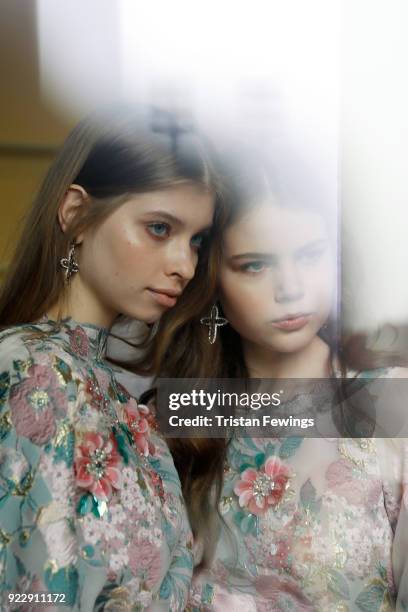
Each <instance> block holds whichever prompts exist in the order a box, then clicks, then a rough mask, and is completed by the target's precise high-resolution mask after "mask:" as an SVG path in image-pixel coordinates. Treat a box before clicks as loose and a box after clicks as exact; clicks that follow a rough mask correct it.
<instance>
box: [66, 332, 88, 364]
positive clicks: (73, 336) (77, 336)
mask: <svg viewBox="0 0 408 612" xmlns="http://www.w3.org/2000/svg"><path fill="white" fill-rule="evenodd" d="M68 335H69V343H70V345H71V349H72V350H73V352H74V353H76V354H77V355H80V356H81V357H87V355H88V353H89V338H88V336H87V335H86V332H85V330H84V329H83V328H82V327H79V325H77V326H76V327H75V329H70V330H69V331H68Z"/></svg>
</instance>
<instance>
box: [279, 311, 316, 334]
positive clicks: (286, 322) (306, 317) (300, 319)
mask: <svg viewBox="0 0 408 612" xmlns="http://www.w3.org/2000/svg"><path fill="white" fill-rule="evenodd" d="M311 317H312V315H311V314H310V313H309V314H299V315H293V316H292V315H288V317H286V318H283V319H278V320H277V321H272V326H273V327H277V328H278V329H283V330H285V331H297V330H298V329H302V327H304V326H305V325H307V324H308V323H309V321H310V319H311Z"/></svg>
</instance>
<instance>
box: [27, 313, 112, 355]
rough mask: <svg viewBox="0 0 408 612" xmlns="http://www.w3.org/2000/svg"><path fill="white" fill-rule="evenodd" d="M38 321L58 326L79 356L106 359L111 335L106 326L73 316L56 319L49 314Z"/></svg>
mask: <svg viewBox="0 0 408 612" xmlns="http://www.w3.org/2000/svg"><path fill="white" fill-rule="evenodd" d="M38 323H39V324H41V325H47V326H49V327H54V328H56V330H58V333H60V334H61V335H63V336H65V339H66V340H67V342H68V343H69V346H70V349H71V351H72V352H73V353H75V354H76V355H78V356H79V357H82V358H83V359H87V358H91V359H96V360H102V359H104V357H105V354H106V344H107V339H108V336H109V329H107V328H106V327H100V326H98V325H94V324H92V323H82V322H79V321H76V320H75V319H72V318H71V317H66V318H65V319H62V320H61V321H54V320H53V319H50V318H49V317H48V316H47V315H45V316H44V317H42V318H41V319H40V320H39V321H38Z"/></svg>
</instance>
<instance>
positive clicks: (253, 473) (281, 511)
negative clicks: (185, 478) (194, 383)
mask: <svg viewBox="0 0 408 612" xmlns="http://www.w3.org/2000/svg"><path fill="white" fill-rule="evenodd" d="M406 442H407V441H406V440H405V439H388V440H386V439H374V438H370V439H367V438H356V439H350V438H342V439H340V438H330V439H327V438H322V439H317V438H301V437H291V438H250V437H248V438H237V437H233V438H232V441H231V443H230V445H229V448H228V454H227V461H226V467H225V473H224V477H225V478H224V486H223V492H222V498H221V506H220V513H221V515H222V518H223V521H224V523H223V522H222V521H220V526H219V539H218V543H217V547H216V552H215V556H214V559H213V561H212V564H211V567H210V568H209V569H208V570H206V571H201V572H197V575H196V576H195V577H194V579H193V587H192V591H191V594H190V604H189V607H188V609H189V610H190V611H194V612H195V611H204V610H205V611H207V610H213V611H217V612H218V611H222V612H224V611H229V610H234V611H235V610H239V611H240V612H272V611H274V612H275V611H289V610H291V611H293V612H297V611H302V610H304V611H312V610H316V611H321V612H351V611H360V612H361V611H363V612H380V611H381V612H385V611H391V610H399V611H402V610H408V512H407V508H408V490H407V489H405V494H404V483H405V486H407V485H408V450H407V448H408V447H407V444H406Z"/></svg>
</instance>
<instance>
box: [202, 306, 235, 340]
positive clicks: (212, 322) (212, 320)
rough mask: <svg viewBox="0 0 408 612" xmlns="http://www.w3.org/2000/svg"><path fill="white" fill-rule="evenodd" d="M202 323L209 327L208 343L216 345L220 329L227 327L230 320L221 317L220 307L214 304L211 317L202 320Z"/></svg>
mask: <svg viewBox="0 0 408 612" xmlns="http://www.w3.org/2000/svg"><path fill="white" fill-rule="evenodd" d="M200 323H201V325H207V326H208V341H209V343H210V344H214V342H215V341H216V339H217V332H218V328H219V327H222V326H223V325H227V323H228V320H227V319H225V318H224V317H220V316H219V314H218V306H217V304H214V305H213V306H212V307H211V311H210V316H209V317H203V318H202V319H200Z"/></svg>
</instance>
